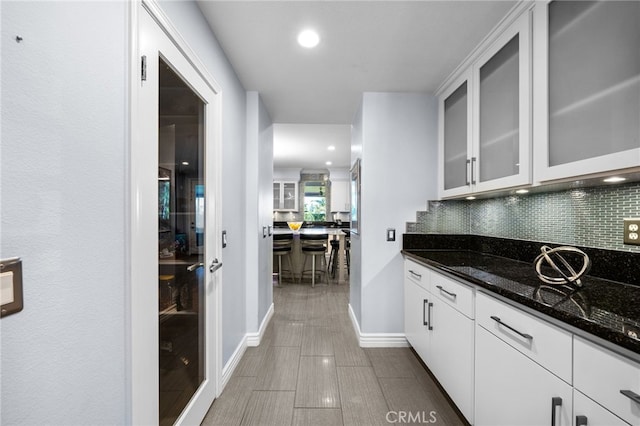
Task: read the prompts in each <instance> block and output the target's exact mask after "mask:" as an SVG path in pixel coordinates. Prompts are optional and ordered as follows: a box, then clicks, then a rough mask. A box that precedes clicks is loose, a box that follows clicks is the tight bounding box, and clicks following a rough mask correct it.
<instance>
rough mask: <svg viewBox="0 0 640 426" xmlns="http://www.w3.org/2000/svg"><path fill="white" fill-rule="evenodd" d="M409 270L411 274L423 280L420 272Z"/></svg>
mask: <svg viewBox="0 0 640 426" xmlns="http://www.w3.org/2000/svg"><path fill="white" fill-rule="evenodd" d="M409 272H410V273H411V275H413V276H414V277H418V279H419V280H421V279H422V275H420V274H417V273H415V272H413V271H412V270H411V269H409Z"/></svg>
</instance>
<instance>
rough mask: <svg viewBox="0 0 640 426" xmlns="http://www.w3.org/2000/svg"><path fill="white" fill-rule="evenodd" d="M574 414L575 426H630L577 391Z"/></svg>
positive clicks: (574, 399)
mask: <svg viewBox="0 0 640 426" xmlns="http://www.w3.org/2000/svg"><path fill="white" fill-rule="evenodd" d="M573 413H574V421H575V423H574V425H575V426H627V425H628V424H629V423H626V422H624V421H623V420H622V419H620V418H619V417H617V416H614V415H613V414H611V412H610V411H609V410H606V409H605V408H603V407H602V406H601V405H600V404H598V403H596V402H594V401H593V400H591V398H589V397H587V396H585V395H584V394H583V393H582V392H580V391H579V390H577V389H574V390H573Z"/></svg>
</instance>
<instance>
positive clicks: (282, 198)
mask: <svg viewBox="0 0 640 426" xmlns="http://www.w3.org/2000/svg"><path fill="white" fill-rule="evenodd" d="M273 210H276V211H287V212H295V211H298V182H273Z"/></svg>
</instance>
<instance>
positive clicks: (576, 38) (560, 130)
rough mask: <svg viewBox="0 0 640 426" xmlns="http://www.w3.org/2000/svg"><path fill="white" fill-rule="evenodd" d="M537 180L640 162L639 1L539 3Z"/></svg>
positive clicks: (536, 18)
mask: <svg viewBox="0 0 640 426" xmlns="http://www.w3.org/2000/svg"><path fill="white" fill-rule="evenodd" d="M534 34H535V39H534V65H535V69H534V79H535V80H534V88H535V97H534V129H535V131H534V138H535V146H536V151H535V179H536V181H540V182H544V181H548V180H555V179H565V178H572V177H577V176H582V175H588V174H595V173H603V172H609V171H613V170H619V169H625V168H631V167H638V166H640V2H638V1H600V2H587V1H576V2H565V1H552V2H548V3H547V2H542V3H537V4H536V7H535V9H534Z"/></svg>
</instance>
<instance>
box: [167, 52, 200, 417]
mask: <svg viewBox="0 0 640 426" xmlns="http://www.w3.org/2000/svg"><path fill="white" fill-rule="evenodd" d="M158 60H159V63H158V66H159V68H158V69H159V79H158V84H159V100H158V106H159V110H158V126H159V138H158V152H159V158H158V160H159V161H158V170H159V173H158V183H159V188H161V191H160V192H159V194H158V286H159V288H158V298H159V299H158V325H159V378H160V412H159V415H160V424H161V425H172V424H173V423H175V421H176V420H177V419H178V417H179V416H180V414H181V413H182V411H183V410H184V408H185V407H186V405H187V404H188V402H189V400H190V399H191V398H192V397H193V395H194V394H195V392H196V390H197V389H198V387H199V386H200V385H201V384H202V382H203V380H204V374H205V372H204V357H205V353H204V338H205V335H204V328H205V327H204V326H205V323H204V320H205V309H204V305H203V302H204V288H205V282H204V280H205V274H204V265H205V259H204V234H205V232H206V220H205V208H206V204H205V198H204V196H205V183H204V177H205V163H204V161H203V156H204V135H203V134H202V129H204V108H205V105H204V102H203V101H202V99H200V97H199V96H198V95H197V94H196V93H194V91H193V90H192V89H191V88H190V87H189V86H188V85H187V84H186V83H185V82H184V81H183V79H182V78H181V77H180V76H179V75H178V74H177V73H176V72H175V71H174V70H173V69H172V68H171V67H170V66H169V64H167V63H166V62H165V61H164V60H163V59H162V58H159V59H158ZM165 129H170V130H165Z"/></svg>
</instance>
